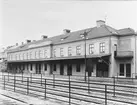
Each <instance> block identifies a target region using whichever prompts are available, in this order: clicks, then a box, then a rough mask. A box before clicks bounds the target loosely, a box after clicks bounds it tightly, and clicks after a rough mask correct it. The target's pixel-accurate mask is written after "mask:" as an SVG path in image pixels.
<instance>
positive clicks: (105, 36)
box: [7, 20, 137, 78]
mask: <svg viewBox="0 0 137 105" xmlns="http://www.w3.org/2000/svg"><path fill="white" fill-rule="evenodd" d="M96 23H97V25H96V26H95V27H93V28H87V29H83V30H79V31H75V32H71V31H70V30H68V29H64V30H63V34H61V35H58V36H54V37H49V38H48V37H47V36H43V38H42V40H38V41H32V42H31V41H29V40H28V41H27V43H26V44H22V45H20V46H18V47H16V48H14V49H11V50H9V51H8V52H7V57H8V58H7V62H8V69H9V70H10V71H16V72H17V73H21V72H23V73H35V74H41V73H42V74H45V75H52V74H58V75H72V76H73V75H79V76H80V75H81V76H84V75H85V73H86V75H89V76H96V77H113V76H120V77H129V78H130V77H135V75H136V73H137V69H136V65H137V62H136V58H137V53H136V48H137V44H136V41H137V34H136V33H135V32H134V30H133V29H131V28H124V29H119V30H117V29H114V28H112V27H110V26H108V25H106V24H105V21H103V20H98V21H96ZM85 65H86V66H85ZM85 69H86V70H85ZM85 71H86V72H85Z"/></svg>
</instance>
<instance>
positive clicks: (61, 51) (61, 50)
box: [60, 48, 64, 57]
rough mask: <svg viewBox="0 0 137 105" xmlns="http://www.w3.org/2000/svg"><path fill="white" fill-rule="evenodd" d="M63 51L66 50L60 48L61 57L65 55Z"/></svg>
mask: <svg viewBox="0 0 137 105" xmlns="http://www.w3.org/2000/svg"><path fill="white" fill-rule="evenodd" d="M63 50H64V49H63V48H60V56H61V57H63V56H64V54H63Z"/></svg>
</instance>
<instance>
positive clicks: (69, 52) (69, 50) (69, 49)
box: [68, 47, 72, 56]
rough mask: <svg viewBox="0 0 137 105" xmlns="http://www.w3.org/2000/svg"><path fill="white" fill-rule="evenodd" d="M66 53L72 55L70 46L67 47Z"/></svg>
mask: <svg viewBox="0 0 137 105" xmlns="http://www.w3.org/2000/svg"><path fill="white" fill-rule="evenodd" d="M68 55H69V56H71V55H72V49H71V47H68Z"/></svg>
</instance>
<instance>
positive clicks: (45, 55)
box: [44, 50, 47, 58]
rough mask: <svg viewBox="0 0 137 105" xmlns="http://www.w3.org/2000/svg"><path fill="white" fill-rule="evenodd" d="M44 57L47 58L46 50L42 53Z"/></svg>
mask: <svg viewBox="0 0 137 105" xmlns="http://www.w3.org/2000/svg"><path fill="white" fill-rule="evenodd" d="M44 57H45V58H47V50H45V51H44Z"/></svg>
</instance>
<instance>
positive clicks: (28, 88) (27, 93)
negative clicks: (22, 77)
mask: <svg viewBox="0 0 137 105" xmlns="http://www.w3.org/2000/svg"><path fill="white" fill-rule="evenodd" d="M27 94H29V77H27Z"/></svg>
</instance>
